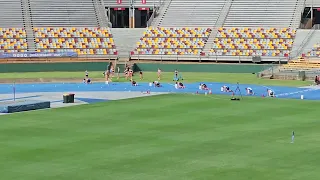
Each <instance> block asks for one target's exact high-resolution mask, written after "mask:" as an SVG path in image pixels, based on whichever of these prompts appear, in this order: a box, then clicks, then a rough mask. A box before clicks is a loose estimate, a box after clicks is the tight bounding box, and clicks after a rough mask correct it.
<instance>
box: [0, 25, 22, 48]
mask: <svg viewBox="0 0 320 180" xmlns="http://www.w3.org/2000/svg"><path fill="white" fill-rule="evenodd" d="M27 49H28V45H27V40H26V31H25V30H24V29H22V28H0V53H4V52H8V53H12V52H26V51H27Z"/></svg>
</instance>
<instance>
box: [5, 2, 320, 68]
mask: <svg viewBox="0 0 320 180" xmlns="http://www.w3.org/2000/svg"><path fill="white" fill-rule="evenodd" d="M318 7H320V0H313V1H311V0H283V1H276V0H253V1H249V0H213V1H209V0H204V1H196V0H184V1H182V0H64V1H62V0H51V1H49V0H10V1H9V0H0V14H1V21H0V46H1V50H0V52H1V53H2V55H3V57H17V56H23V57H29V55H28V54H30V53H33V54H34V53H38V54H40V55H39V56H42V55H43V56H48V54H49V55H52V54H56V55H55V56H59V57H62V56H66V57H68V56H70V57H75V56H77V57H86V58H102V59H122V60H124V61H127V60H174V61H177V60H178V61H179V60H180V61H187V60H189V61H223V62H251V63H252V62H278V61H279V62H280V61H283V62H287V61H288V60H290V59H297V58H299V57H300V56H301V57H305V58H309V57H310V58H314V57H318V56H319V55H320V42H318V39H319V38H318V37H320V33H319V32H318V31H319V30H318V28H319V25H318V24H320V9H319V8H318ZM15 53H16V54H15ZM21 54H22V55H21ZM35 56H36V55H35Z"/></svg>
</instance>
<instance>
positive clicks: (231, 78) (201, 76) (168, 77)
mask: <svg viewBox="0 0 320 180" xmlns="http://www.w3.org/2000/svg"><path fill="white" fill-rule="evenodd" d="M182 75H183V78H184V79H185V82H199V81H203V82H226V83H236V82H240V83H242V84H257V85H276V86H277V85H278V86H306V85H310V82H308V81H293V80H270V79H259V78H257V75H256V74H250V73H190V72H188V73H187V72H186V73H182ZM83 76H84V72H32V73H1V74H0V79H12V81H14V80H15V79H25V78H43V79H46V78H47V79H48V78H51V79H52V78H55V79H59V78H79V81H81V80H82V78H83ZM90 77H91V78H103V75H102V72H90ZM137 78H138V77H137ZM172 78H173V73H172V72H164V73H163V78H162V82H172ZM156 79H157V74H156V73H155V72H144V80H143V81H145V82H152V81H154V80H156ZM114 81H115V82H116V81H117V80H116V78H114ZM123 81H125V79H124V78H121V79H120V82H123ZM138 81H139V80H138Z"/></svg>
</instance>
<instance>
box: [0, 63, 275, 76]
mask: <svg viewBox="0 0 320 180" xmlns="http://www.w3.org/2000/svg"><path fill="white" fill-rule="evenodd" d="M108 64H109V63H108V62H63V63H12V64H10V63H8V64H0V73H10V72H54V71H61V72H76V71H85V70H88V71H104V70H106V68H107V66H108ZM271 66H272V65H251V64H245V65H242V64H163V63H161V64H160V63H137V64H135V65H134V69H135V71H140V70H141V71H157V69H158V68H160V69H162V71H164V72H172V71H174V70H175V69H178V70H179V71H182V72H221V73H257V72H260V71H262V70H264V69H267V68H269V67H271ZM120 69H121V71H123V69H124V65H123V67H122V66H121V67H120Z"/></svg>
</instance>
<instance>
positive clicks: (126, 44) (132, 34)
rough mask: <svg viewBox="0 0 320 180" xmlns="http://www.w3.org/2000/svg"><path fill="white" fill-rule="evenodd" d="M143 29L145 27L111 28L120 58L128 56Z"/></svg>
mask: <svg viewBox="0 0 320 180" xmlns="http://www.w3.org/2000/svg"><path fill="white" fill-rule="evenodd" d="M144 31H145V28H111V33H112V35H113V39H114V42H115V45H116V47H117V50H118V53H119V57H120V58H121V57H123V58H129V56H130V52H131V51H133V50H134V48H135V47H136V43H137V42H138V41H139V39H140V38H141V37H142V35H143V32H144Z"/></svg>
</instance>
